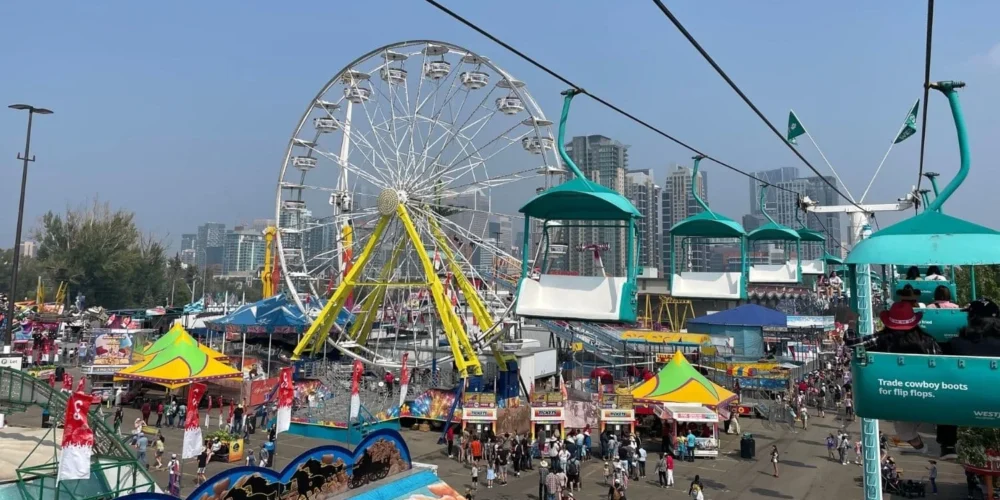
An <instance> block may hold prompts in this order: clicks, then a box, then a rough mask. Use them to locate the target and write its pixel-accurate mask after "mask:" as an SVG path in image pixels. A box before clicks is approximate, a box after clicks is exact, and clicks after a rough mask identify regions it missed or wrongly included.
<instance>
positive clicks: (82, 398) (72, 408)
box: [57, 392, 94, 481]
mask: <svg viewBox="0 0 1000 500" xmlns="http://www.w3.org/2000/svg"><path fill="white" fill-rule="evenodd" d="M92 400H93V398H91V397H90V396H89V395H87V394H84V393H82V392H76V393H73V394H72V395H70V397H69V400H68V401H67V402H66V419H65V421H64V426H63V437H62V457H60V458H59V472H58V475H57V480H58V481H65V480H67V479H90V457H91V454H92V453H93V447H94V431H92V430H90V426H89V425H88V424H87V413H88V412H89V411H90V403H91V401H92Z"/></svg>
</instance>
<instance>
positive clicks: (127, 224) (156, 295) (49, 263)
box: [19, 200, 169, 309]
mask: <svg viewBox="0 0 1000 500" xmlns="http://www.w3.org/2000/svg"><path fill="white" fill-rule="evenodd" d="M34 238H35V240H36V241H38V242H39V249H38V259H37V260H38V265H39V266H40V269H41V272H42V273H43V274H44V275H45V276H47V277H48V278H49V279H51V280H52V281H53V282H56V283H58V282H61V281H66V282H68V283H69V288H70V293H71V294H72V295H74V296H75V295H76V294H77V293H82V294H84V295H85V296H86V297H87V303H88V304H93V305H101V306H104V307H107V308H110V309H117V308H126V307H151V306H153V305H157V304H163V303H164V301H165V299H166V298H167V294H168V293H169V286H168V283H167V279H166V276H165V274H166V270H167V259H166V256H165V252H164V247H163V244H162V243H160V242H159V241H155V240H154V239H153V238H152V237H149V236H143V235H142V234H141V233H140V231H139V229H138V227H137V226H136V224H135V215H134V214H133V213H132V212H129V211H127V210H121V209H119V210H113V209H112V208H111V206H110V205H109V204H108V203H102V202H100V201H97V200H95V201H94V202H93V203H92V204H91V205H88V206H83V207H80V208H76V209H72V208H67V209H66V211H65V212H64V213H62V214H57V213H54V212H51V211H50V212H48V213H46V214H45V215H44V216H42V221H41V227H39V228H37V229H36V230H35V231H34ZM19 281H20V280H19Z"/></svg>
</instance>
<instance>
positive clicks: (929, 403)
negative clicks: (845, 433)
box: [847, 82, 1000, 482]
mask: <svg viewBox="0 0 1000 500" xmlns="http://www.w3.org/2000/svg"><path fill="white" fill-rule="evenodd" d="M962 86H964V84H963V83H960V82H938V83H935V84H932V88H934V89H936V90H938V91H940V92H942V93H944V94H945V95H946V96H947V97H948V102H949V104H950V107H951V111H952V116H953V118H954V121H955V127H956V129H957V133H958V145H959V152H960V156H961V166H960V168H959V171H958V174H957V175H956V176H955V178H954V179H952V181H951V182H950V183H949V184H948V185H947V186H946V187H945V188H944V189H943V190H942V191H941V193H940V195H939V196H938V197H937V198H936V199H935V200H934V201H933V202H932V203H931V204H930V205H929V206H927V209H926V210H925V211H923V212H922V213H920V214H919V215H916V216H913V217H911V218H909V219H906V220H904V221H902V222H899V223H897V224H894V225H892V226H890V227H887V228H885V229H883V230H881V231H878V232H876V233H874V234H872V235H871V236H870V237H869V238H867V239H865V240H863V241H861V242H859V243H858V244H857V246H855V248H854V250H853V251H851V253H850V254H849V255H848V256H847V264H848V266H850V268H852V269H857V268H858V267H859V266H863V267H867V266H869V265H872V264H882V263H886V262H889V263H893V264H898V263H901V262H905V263H908V264H907V265H916V266H930V265H948V266H977V265H987V264H1000V232H998V231H995V230H993V229H990V228H987V227H983V226H980V225H978V224H974V223H972V222H968V221H965V220H962V219H959V218H956V217H952V216H949V215H945V214H944V213H942V212H941V210H940V209H941V207H942V206H943V205H944V203H945V202H946V201H947V200H948V198H949V197H951V195H952V194H954V192H955V191H956V190H957V189H958V187H959V186H960V185H961V184H962V182H963V181H964V180H965V178H966V177H967V176H968V174H969V169H970V158H969V144H968V137H967V132H966V128H965V122H964V118H963V116H962V109H961V105H960V103H959V99H958V93H957V92H956V90H957V89H958V88H961V87H962ZM855 274H857V275H858V277H859V279H858V280H857V282H855V283H854V286H855V288H856V289H857V291H858V292H859V293H866V292H865V290H866V289H867V288H868V287H867V280H866V279H864V278H862V276H863V275H866V274H867V273H860V274H859V273H855ZM865 307H867V306H866V304H865V301H859V314H860V315H861V318H860V320H859V330H860V331H861V333H862V334H867V333H870V329H871V311H870V308H869V309H868V310H867V311H866V310H865ZM922 312H923V313H924V321H925V322H926V321H928V318H930V321H932V322H938V321H943V320H942V319H941V318H939V317H937V316H938V315H940V316H941V317H944V316H948V317H949V318H948V323H950V326H949V328H950V329H951V331H949V332H944V333H943V334H942V333H940V332H939V333H937V334H934V336H935V337H936V338H937V340H938V342H939V343H943V342H945V341H946V340H948V339H949V338H951V337H953V336H955V335H957V333H958V329H959V328H961V327H962V326H965V324H966V323H967V318H966V317H965V312H963V311H960V310H955V309H952V310H947V309H924V310H922ZM935 324H938V323H935ZM941 324H943V323H941ZM866 329H867V331H866ZM928 332H929V333H930V328H928ZM852 373H853V379H854V401H855V407H856V409H857V413H858V415H859V416H862V417H866V418H872V419H884V420H899V421H915V422H929V423H936V424H946V425H959V426H971V427H998V426H1000V412H996V411H994V409H995V407H996V401H997V398H996V392H995V389H996V387H997V384H1000V358H990V357H970V356H943V355H922V354H895V353H875V352H866V351H865V349H864V348H863V347H858V348H856V349H855V352H854V357H853V361H852ZM868 474H869V471H866V482H867V481H868V478H867V476H868ZM874 474H875V475H877V470H876V471H874ZM873 481H877V479H873Z"/></svg>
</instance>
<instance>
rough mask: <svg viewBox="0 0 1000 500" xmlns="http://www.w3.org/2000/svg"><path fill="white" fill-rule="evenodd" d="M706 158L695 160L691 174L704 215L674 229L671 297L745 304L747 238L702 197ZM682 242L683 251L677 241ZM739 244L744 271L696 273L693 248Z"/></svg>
mask: <svg viewBox="0 0 1000 500" xmlns="http://www.w3.org/2000/svg"><path fill="white" fill-rule="evenodd" d="M704 158H705V157H704V156H702V155H698V156H695V157H694V158H693V159H694V167H693V168H692V173H691V195H692V196H693V197H694V199H695V201H696V202H698V205H699V206H701V209H702V212H699V213H697V214H695V215H692V216H691V217H688V218H687V219H684V220H682V221H680V222H678V223H677V224H674V226H673V227H671V228H670V295H671V296H673V297H683V298H709V299H733V300H745V299H746V298H747V281H748V279H747V265H746V262H747V234H746V231H744V230H743V226H741V225H740V224H739V223H738V222H736V221H734V220H732V219H729V218H727V217H725V216H723V215H719V214H716V213H715V212H713V211H712V209H710V208H708V204H707V203H705V201H704V200H702V199H701V196H699V195H698V189H697V186H698V168H699V164H700V163H701V160H702V159H704ZM677 238H681V251H680V252H677V251H676V240H677ZM709 238H711V239H715V240H719V239H730V240H733V239H735V240H738V241H739V245H740V269H739V270H738V271H722V272H706V271H695V270H693V268H692V267H693V262H692V260H693V259H692V256H691V247H690V244H691V243H694V242H695V241H698V240H703V241H704V240H707V239H709Z"/></svg>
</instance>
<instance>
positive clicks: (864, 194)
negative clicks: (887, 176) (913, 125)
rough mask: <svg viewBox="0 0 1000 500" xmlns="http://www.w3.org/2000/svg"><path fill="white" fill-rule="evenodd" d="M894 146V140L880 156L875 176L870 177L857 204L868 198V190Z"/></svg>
mask: <svg viewBox="0 0 1000 500" xmlns="http://www.w3.org/2000/svg"><path fill="white" fill-rule="evenodd" d="M900 130H902V128H900ZM896 135H897V136H898V135H899V132H896ZM895 145H896V141H895V140H893V141H892V142H891V143H889V149H887V150H886V151H885V155H884V156H882V161H880V162H878V168H876V169H875V175H873V176H872V180H870V181H868V187H866V188H865V192H864V193H861V201H860V202H859V203H864V202H865V196H868V190H869V189H871V188H872V184H874V183H875V178H876V177H878V173H879V171H880V170H882V165H883V164H884V163H885V159H886V158H888V157H889V152H890V151H892V147H893V146H895Z"/></svg>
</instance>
